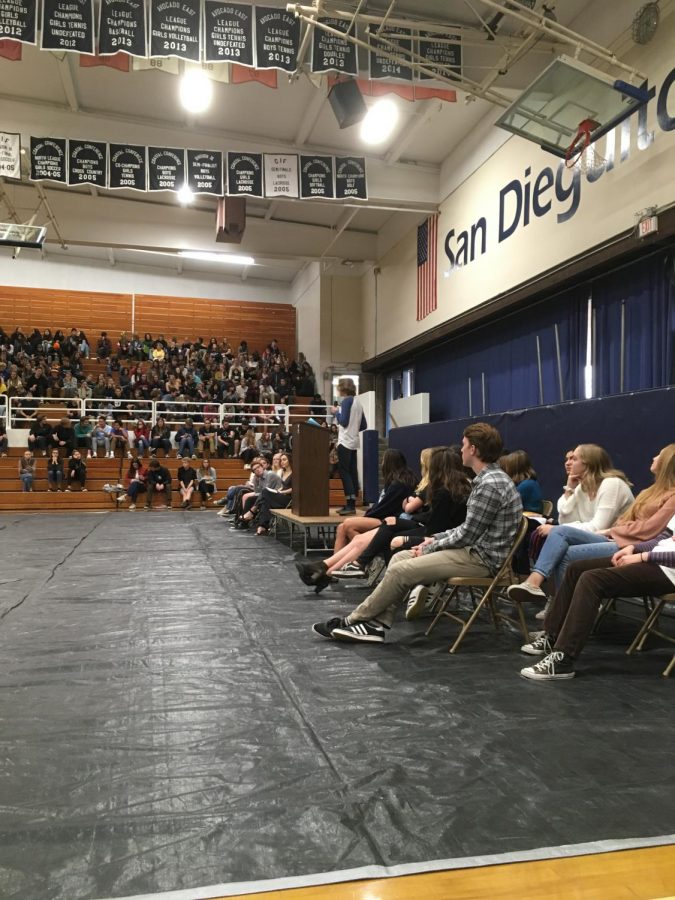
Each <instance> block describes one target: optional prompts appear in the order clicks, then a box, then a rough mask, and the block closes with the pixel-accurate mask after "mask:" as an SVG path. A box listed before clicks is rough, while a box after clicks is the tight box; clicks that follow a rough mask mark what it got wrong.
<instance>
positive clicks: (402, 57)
mask: <svg viewBox="0 0 675 900" xmlns="http://www.w3.org/2000/svg"><path fill="white" fill-rule="evenodd" d="M286 8H287V10H288V11H289V12H293V13H295V15H296V17H298V18H300V19H302V20H303V21H308V19H307V18H306V16H305V14H304V13H303V12H302V10H303V9H304V7H300V6H299V5H298V4H292V3H289V4H288V6H287V7H286ZM359 18H369V19H372V18H374V17H372V16H368V17H359ZM377 18H379V17H377ZM312 21H313V22H314V20H313V19H312ZM420 24H421V23H420ZM314 26H315V27H316V28H321V29H322V30H323V31H327V32H328V33H329V34H333V35H335V36H337V37H340V38H343V39H345V40H347V41H349V43H351V44H354V45H355V46H357V47H363V48H364V49H365V50H368V51H370V50H371V46H370V44H369V43H368V42H367V41H363V40H361V39H360V38H357V37H354V36H352V35H345V34H344V33H343V32H341V31H338V29H337V28H332V27H331V26H330V25H326V23H325V22H320V21H315V22H314ZM407 27H410V22H408V23H407ZM424 28H426V24H425V25H424ZM446 30H447V29H446ZM379 42H380V46H378V49H377V52H378V54H379V55H380V56H383V57H385V59H389V60H391V61H392V62H395V63H398V64H399V65H404V66H409V67H412V68H413V69H414V70H415V71H416V72H419V73H421V74H423V75H429V76H430V77H431V78H433V79H435V80H436V81H440V82H442V83H444V84H447V85H449V86H450V87H453V88H462V89H464V90H465V91H466V92H467V93H469V94H475V95H476V96H479V97H483V98H484V99H485V100H489V101H490V102H491V103H494V104H496V105H497V106H503V107H504V108H506V107H508V106H509V105H510V102H511V101H510V100H509V98H508V97H507V96H506V95H505V94H500V93H499V92H498V91H495V90H493V89H492V88H489V89H488V90H486V91H483V90H482V89H481V86H480V83H479V82H477V81H473V80H472V79H470V78H467V77H466V76H465V75H461V74H458V73H456V72H454V71H451V70H450V69H449V68H448V67H447V66H438V65H435V66H434V68H431V67H430V66H431V64H430V63H428V60H427V59H425V57H423V56H420V55H419V54H418V53H415V52H414V51H413V50H410V51H408V50H403V49H402V48H401V47H400V46H399V45H398V44H395V43H394V42H392V41H390V40H388V39H387V38H383V37H380V38H379ZM382 44H384V45H385V46H387V47H389V48H390V49H389V50H386V49H384V47H383V46H381V45H382ZM483 46H485V44H483ZM443 70H447V72H448V74H447V75H444V74H441V73H442V71H443Z"/></svg>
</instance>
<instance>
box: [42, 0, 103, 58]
mask: <svg viewBox="0 0 675 900" xmlns="http://www.w3.org/2000/svg"><path fill="white" fill-rule="evenodd" d="M40 48H41V49H42V50H62V51H63V50H65V51H66V52H68V53H91V54H93V53H94V0H42V43H41V44H40Z"/></svg>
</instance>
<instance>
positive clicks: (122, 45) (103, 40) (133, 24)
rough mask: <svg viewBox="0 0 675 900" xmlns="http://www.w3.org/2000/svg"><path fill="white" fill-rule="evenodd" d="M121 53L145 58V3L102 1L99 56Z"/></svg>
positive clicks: (115, 0)
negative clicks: (121, 51)
mask: <svg viewBox="0 0 675 900" xmlns="http://www.w3.org/2000/svg"><path fill="white" fill-rule="evenodd" d="M120 50H123V51H124V52H125V53H128V54H129V56H147V53H148V47H147V32H146V28H145V3H144V0H101V14H100V16H99V20H98V54H99V56H110V55H112V54H113V53H117V52H118V51H120Z"/></svg>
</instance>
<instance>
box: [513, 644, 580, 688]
mask: <svg viewBox="0 0 675 900" xmlns="http://www.w3.org/2000/svg"><path fill="white" fill-rule="evenodd" d="M520 674H521V675H522V676H523V678H529V679H531V680H532V681H564V680H565V679H568V678H574V675H575V674H576V673H575V671H574V660H573V659H572V657H571V656H568V655H567V654H566V653H563V652H562V650H554V651H553V652H552V653H549V655H548V656H545V657H544V658H543V659H542V660H540V661H539V662H538V663H536V664H535V665H534V666H528V667H527V668H525V669H521V670H520Z"/></svg>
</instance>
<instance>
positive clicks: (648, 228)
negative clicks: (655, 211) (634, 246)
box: [638, 216, 659, 238]
mask: <svg viewBox="0 0 675 900" xmlns="http://www.w3.org/2000/svg"><path fill="white" fill-rule="evenodd" d="M658 230H659V220H658V218H657V217H656V216H648V217H647V218H646V219H640V221H639V222H638V235H639V237H641V238H646V237H649V235H650V234H656V232H657V231H658Z"/></svg>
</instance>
